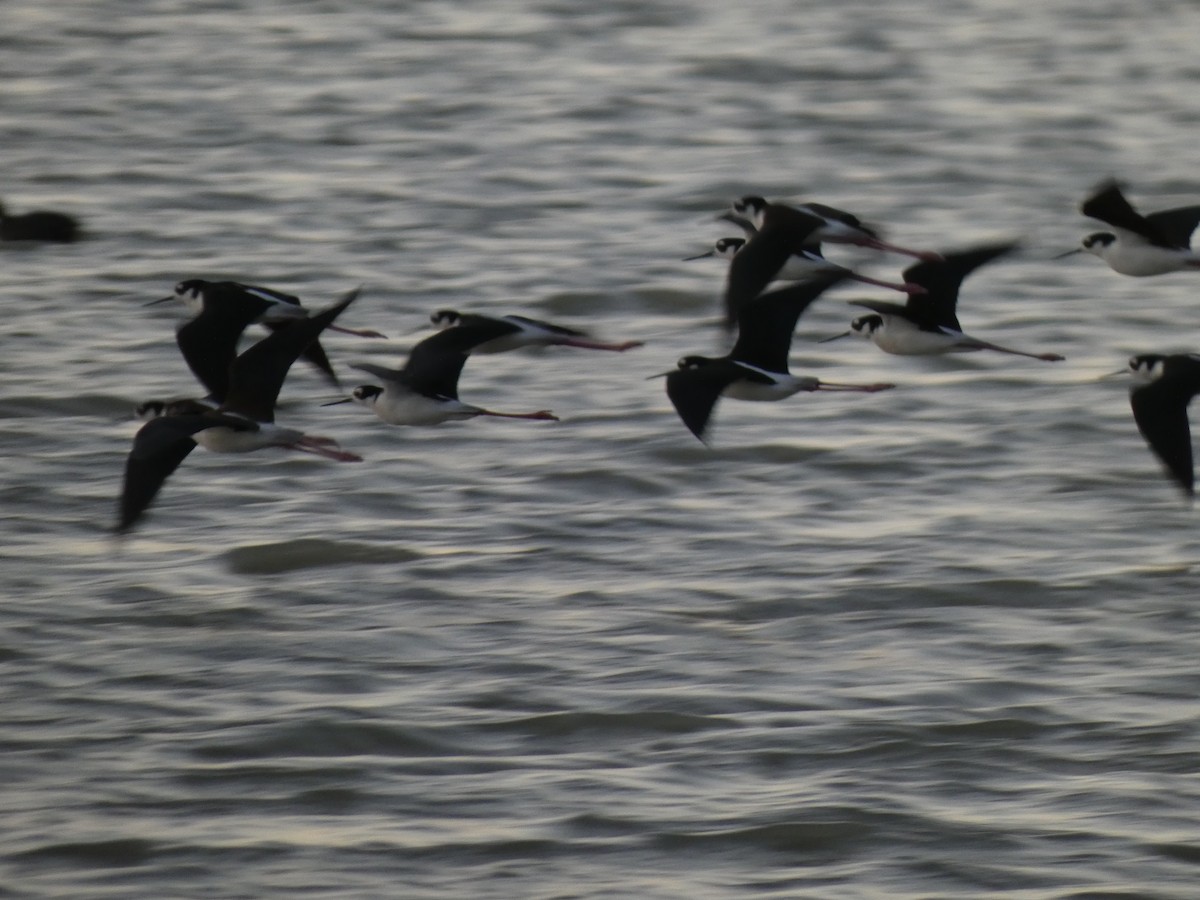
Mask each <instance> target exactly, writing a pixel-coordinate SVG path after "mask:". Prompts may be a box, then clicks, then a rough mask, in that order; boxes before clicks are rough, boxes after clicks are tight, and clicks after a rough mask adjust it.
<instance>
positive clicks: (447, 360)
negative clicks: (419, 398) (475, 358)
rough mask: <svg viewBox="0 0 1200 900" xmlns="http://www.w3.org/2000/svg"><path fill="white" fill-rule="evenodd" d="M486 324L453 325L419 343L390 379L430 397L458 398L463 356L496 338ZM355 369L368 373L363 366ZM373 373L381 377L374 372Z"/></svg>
mask: <svg viewBox="0 0 1200 900" xmlns="http://www.w3.org/2000/svg"><path fill="white" fill-rule="evenodd" d="M497 336H498V335H497V334H496V332H495V330H494V328H493V326H492V325H491V324H490V323H483V324H472V323H470V322H468V323H467V324H466V325H456V326H454V327H453V328H447V329H446V330H445V331H439V332H438V333H437V334H433V335H430V336H429V337H427V338H425V340H423V341H419V342H418V343H417V344H416V346H414V347H413V348H412V350H411V351H410V352H409V354H408V361H407V362H406V363H405V364H404V368H403V369H401V370H400V371H399V372H393V373H392V374H391V377H392V378H393V380H396V381H400V382H402V383H403V384H405V385H407V386H408V387H409V388H411V389H412V390H414V391H416V392H417V393H420V394H425V395H426V396H430V397H448V398H450V399H452V400H457V399H458V376H459V375H461V374H462V370H463V366H465V365H466V363H467V355H468V354H469V353H470V352H471V350H472V349H474V348H475V347H477V346H479V345H480V344H482V343H484V342H486V341H490V340H492V339H493V338H495V337H497ZM358 368H360V369H363V370H364V371H367V372H370V371H371V369H369V368H367V367H366V366H359V367H358ZM373 374H376V375H380V376H381V377H386V376H383V375H382V374H381V373H380V372H379V371H378V370H376V371H375V372H374V373H373Z"/></svg>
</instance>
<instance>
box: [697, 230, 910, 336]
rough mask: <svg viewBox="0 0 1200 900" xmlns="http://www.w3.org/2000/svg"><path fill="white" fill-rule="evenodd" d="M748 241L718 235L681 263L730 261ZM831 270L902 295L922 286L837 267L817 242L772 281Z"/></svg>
mask: <svg viewBox="0 0 1200 900" xmlns="http://www.w3.org/2000/svg"><path fill="white" fill-rule="evenodd" d="M747 242H748V239H747V238H736V237H724V238H720V239H719V240H718V241H717V242H716V243H714V244H713V246H712V249H710V250H709V251H708V252H707V253H699V254H697V255H696V256H686V257H684V259H683V261H684V262H691V261H692V260H695V259H709V258H715V259H727V260H730V261H732V260H733V259H734V257H736V256H737V255H738V253H740V252H741V251H742V249H743V248H744V247H745V246H746V244H747ZM834 272H839V273H841V274H842V275H844V276H845V277H846V278H849V279H851V280H853V281H858V282H861V283H862V284H873V285H875V286H876V287H884V288H890V289H891V290H894V291H902V292H903V293H906V294H920V293H924V290H925V289H924V288H923V287H921V286H920V285H915V284H899V283H897V282H893V281H880V280H879V279H877V278H869V277H868V276H866V275H860V274H859V273H857V272H855V271H852V270H851V269H848V268H847V267H845V266H840V265H838V264H837V263H835V262H830V261H829V260H827V259H826V258H825V257H824V256H823V255H822V253H821V245H820V244H819V243H808V244H805V245H804V247H803V248H801V249H800V250H798V251H796V252H794V253H792V254H791V255H790V256H788V258H787V260H786V261H785V262H784V264H783V268H781V269H780V270H779V271H778V272H777V273H776V274H775V279H774V280H775V281H804V280H805V279H806V278H812V277H813V276H815V275H827V274H832V273H834ZM727 312H730V313H731V315H730V317H729V321H728V324H730V325H732V324H733V323H734V322H735V321H736V319H737V313H736V311H727Z"/></svg>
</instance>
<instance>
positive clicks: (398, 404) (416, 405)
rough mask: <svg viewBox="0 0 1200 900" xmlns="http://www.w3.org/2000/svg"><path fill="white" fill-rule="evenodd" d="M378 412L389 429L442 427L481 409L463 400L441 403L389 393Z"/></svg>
mask: <svg viewBox="0 0 1200 900" xmlns="http://www.w3.org/2000/svg"><path fill="white" fill-rule="evenodd" d="M374 408H375V414H376V415H378V416H379V418H381V419H382V420H383V421H385V422H387V423H388V424H389V425H440V424H442V423H443V422H449V421H451V420H452V419H470V418H471V417H473V416H476V415H478V414H479V408H478V407H476V406H471V405H470V404H468V403H462V402H461V401H459V400H437V399H433V398H431V397H426V396H424V395H422V394H414V393H402V394H395V393H385V394H384V395H383V397H382V398H381V399H380V400H379V401H377V402H376V403H375V407H374Z"/></svg>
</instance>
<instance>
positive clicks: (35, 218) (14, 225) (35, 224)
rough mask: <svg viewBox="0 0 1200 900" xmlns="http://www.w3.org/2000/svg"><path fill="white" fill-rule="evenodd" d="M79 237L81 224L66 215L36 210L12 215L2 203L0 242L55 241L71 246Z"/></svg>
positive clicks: (47, 210) (0, 204)
mask: <svg viewBox="0 0 1200 900" xmlns="http://www.w3.org/2000/svg"><path fill="white" fill-rule="evenodd" d="M78 237H79V223H78V222H77V221H76V220H75V219H73V218H72V217H71V216H68V215H67V214H66V213H60V212H55V211H53V210H49V209H35V210H33V211H32V212H27V213H22V214H21V215H19V216H14V215H10V214H9V213H8V211H7V210H5V208H4V204H2V203H0V241H54V242H57V243H62V244H69V243H71V242H72V241H74V240H76V239H77V238H78Z"/></svg>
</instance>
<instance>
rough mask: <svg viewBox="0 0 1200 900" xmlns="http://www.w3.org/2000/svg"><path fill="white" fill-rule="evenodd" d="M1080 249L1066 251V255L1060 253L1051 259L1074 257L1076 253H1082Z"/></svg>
mask: <svg viewBox="0 0 1200 900" xmlns="http://www.w3.org/2000/svg"><path fill="white" fill-rule="evenodd" d="M1082 252H1083V248H1082V247H1076V248H1075V249H1074V250H1068V251H1067V252H1066V253H1060V254H1058V256H1052V257H1050V258H1051V259H1066V258H1067V257H1068V256H1074V255H1075V254H1076V253H1082Z"/></svg>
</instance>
